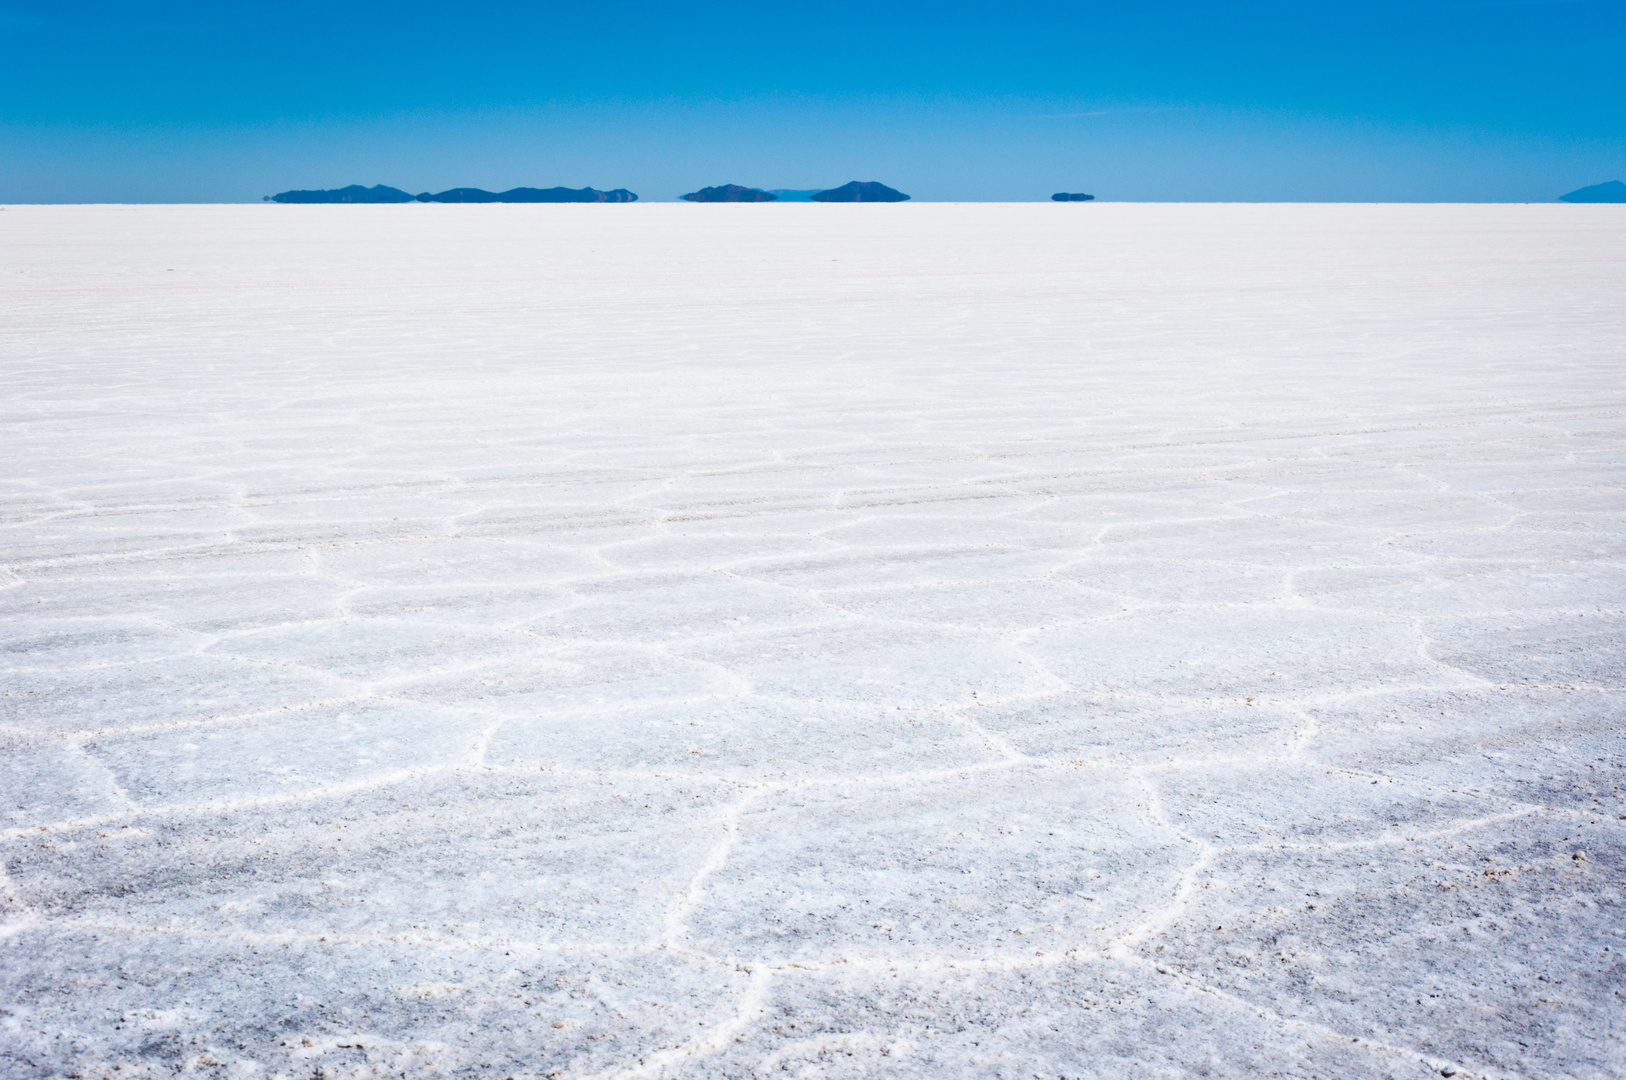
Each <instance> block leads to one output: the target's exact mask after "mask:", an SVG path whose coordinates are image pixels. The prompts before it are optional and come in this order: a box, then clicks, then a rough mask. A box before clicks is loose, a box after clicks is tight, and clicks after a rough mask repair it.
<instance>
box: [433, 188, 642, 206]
mask: <svg viewBox="0 0 1626 1080" xmlns="http://www.w3.org/2000/svg"><path fill="white" fill-rule="evenodd" d="M418 201H419V202H437V203H496V202H501V203H600V202H637V201H638V196H636V195H634V194H633V193H632V192H630V191H628V190H627V189H626V188H616V189H615V190H614V191H600V190H598V189H597V188H590V187H585V188H567V187H554V188H534V187H517V188H510V189H509V190H507V191H495V192H494V191H483V190H481V189H480V188H452V189H451V190H450V191H442V192H440V193H439V194H437V195H431V194H430V193H429V192H427V191H426V192H424V193H423V194H422V195H419V196H418Z"/></svg>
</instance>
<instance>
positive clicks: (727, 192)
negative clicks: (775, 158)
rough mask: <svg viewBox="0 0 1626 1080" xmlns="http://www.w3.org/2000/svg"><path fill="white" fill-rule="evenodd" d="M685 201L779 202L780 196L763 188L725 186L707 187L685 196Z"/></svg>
mask: <svg viewBox="0 0 1626 1080" xmlns="http://www.w3.org/2000/svg"><path fill="white" fill-rule="evenodd" d="M683 199H684V201H685V202H778V201H779V196H777V195H775V194H773V193H772V192H770V191H763V190H762V189H761V188H751V187H741V186H740V185H739V184H723V185H722V186H721V187H705V188H701V189H700V190H699V191H691V192H689V193H688V194H687V195H684V196H683Z"/></svg>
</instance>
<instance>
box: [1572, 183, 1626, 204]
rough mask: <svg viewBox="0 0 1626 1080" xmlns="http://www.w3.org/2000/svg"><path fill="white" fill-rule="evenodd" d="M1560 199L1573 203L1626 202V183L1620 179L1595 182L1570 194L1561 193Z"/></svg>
mask: <svg viewBox="0 0 1626 1080" xmlns="http://www.w3.org/2000/svg"><path fill="white" fill-rule="evenodd" d="M1558 200H1559V202H1573V203H1600V202H1608V203H1626V184H1623V183H1621V182H1620V181H1619V180H1608V181H1605V182H1604V183H1602V184H1593V185H1592V186H1591V187H1584V188H1576V189H1575V190H1574V191H1572V192H1570V193H1569V194H1568V195H1560V196H1559V197H1558Z"/></svg>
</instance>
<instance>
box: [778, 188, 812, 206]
mask: <svg viewBox="0 0 1626 1080" xmlns="http://www.w3.org/2000/svg"><path fill="white" fill-rule="evenodd" d="M818 193H819V189H818V188H813V189H811V190H809V189H807V188H777V187H776V188H769V189H768V194H769V195H777V196H779V201H780V202H812V201H813V196H815V195H817V194H818Z"/></svg>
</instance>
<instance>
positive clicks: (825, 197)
mask: <svg viewBox="0 0 1626 1080" xmlns="http://www.w3.org/2000/svg"><path fill="white" fill-rule="evenodd" d="M812 199H813V201H814V202H907V201H908V200H909V196H907V195H905V194H904V193H903V192H901V191H898V190H896V189H895V188H889V187H887V186H886V185H885V184H882V183H879V182H877V181H875V180H852V181H849V182H848V183H845V184H842V185H841V186H840V187H838V188H831V189H830V190H829V191H820V192H818V193H816V194H814V195H813V196H812Z"/></svg>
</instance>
